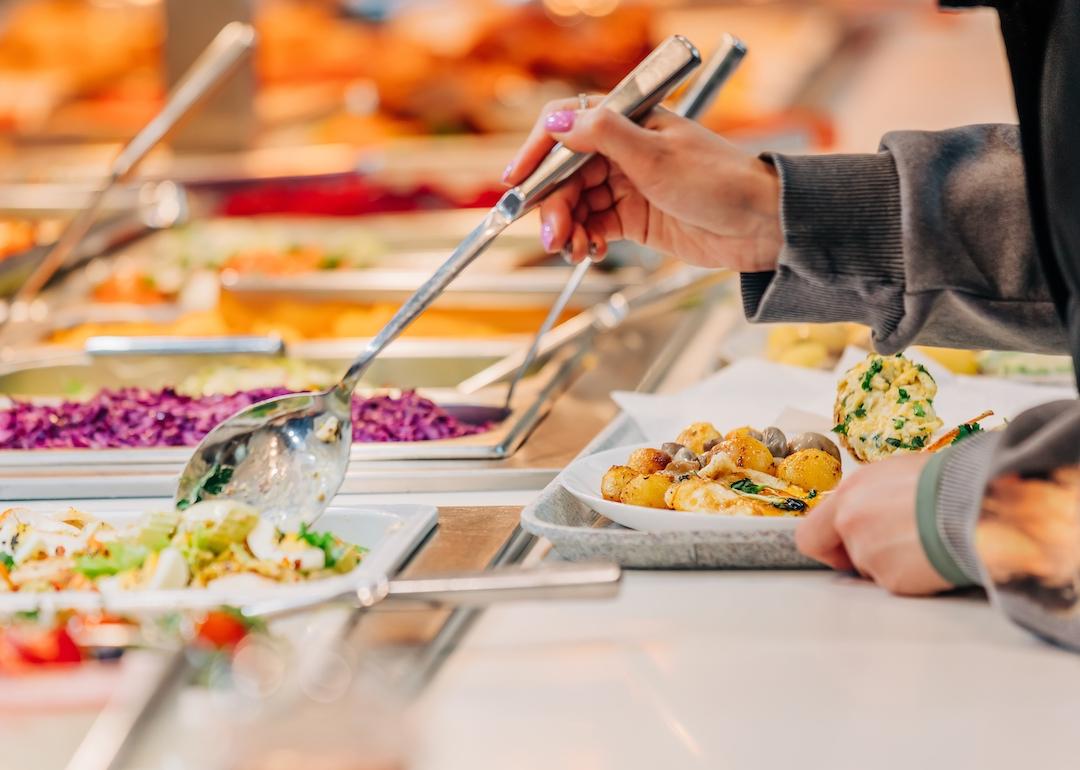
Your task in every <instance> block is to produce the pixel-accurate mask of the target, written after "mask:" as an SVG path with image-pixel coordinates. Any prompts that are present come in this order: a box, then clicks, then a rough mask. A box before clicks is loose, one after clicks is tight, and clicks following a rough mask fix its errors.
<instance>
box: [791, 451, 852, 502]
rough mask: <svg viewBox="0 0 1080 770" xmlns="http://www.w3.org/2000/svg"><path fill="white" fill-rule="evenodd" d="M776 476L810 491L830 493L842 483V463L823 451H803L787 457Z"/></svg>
mask: <svg viewBox="0 0 1080 770" xmlns="http://www.w3.org/2000/svg"><path fill="white" fill-rule="evenodd" d="M776 475H777V476H779V477H780V478H781V479H783V480H784V481H786V482H787V483H789V484H794V485H795V486H797V487H801V488H802V489H805V490H808V491H809V490H811V489H816V490H817V491H818V492H828V491H829V490H831V489H835V488H836V485H837V484H839V483H840V461H839V460H837V459H836V458H835V457H833V456H832V455H831V454H829V453H828V452H826V451H824V450H822V449H803V450H802V451H800V452H795V453H794V454H791V455H788V456H787V457H785V458H784V460H783V461H782V462H781V463H780V467H779V468H777V471H776Z"/></svg>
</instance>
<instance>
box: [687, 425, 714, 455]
mask: <svg viewBox="0 0 1080 770" xmlns="http://www.w3.org/2000/svg"><path fill="white" fill-rule="evenodd" d="M718 438H722V436H721V435H720V431H718V430H717V429H716V426H715V425H713V424H712V423H711V422H695V423H694V424H693V425H691V426H690V427H688V428H686V429H685V430H684V431H683V432H682V433H680V434H679V436H678V438H676V439H675V441H676V443H679V444H682V445H683V446H685V447H687V448H688V449H690V451H692V452H694V453H695V454H701V453H702V452H704V451H705V444H706V443H707V442H709V441H711V440H713V439H718Z"/></svg>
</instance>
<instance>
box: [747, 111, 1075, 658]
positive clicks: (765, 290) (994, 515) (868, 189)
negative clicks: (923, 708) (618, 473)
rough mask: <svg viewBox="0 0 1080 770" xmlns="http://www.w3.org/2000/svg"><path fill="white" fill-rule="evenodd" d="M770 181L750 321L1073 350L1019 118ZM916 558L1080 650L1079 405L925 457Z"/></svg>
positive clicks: (895, 346)
mask: <svg viewBox="0 0 1080 770" xmlns="http://www.w3.org/2000/svg"><path fill="white" fill-rule="evenodd" d="M766 157H767V158H768V159H769V160H771V162H773V163H774V164H775V166H776V168H777V171H778V173H779V177H780V183H781V218H782V222H781V224H782V229H783V234H784V246H783V249H782V251H781V254H780V259H779V264H778V267H777V269H776V270H775V271H773V272H768V273H753V274H744V275H743V276H742V292H743V303H744V307H745V310H746V314H747V317H748V318H750V320H752V321H760V322H768V321H803V322H807V321H809V322H815V321H817V322H828V321H855V322H860V323H864V324H867V325H869V326H870V327H871V329H872V330H873V339H874V344H875V347H877V348H878V350H880V351H881V352H888V353H891V352H895V351H898V350H902V349H903V348H905V347H907V346H908V345H910V344H913V343H922V344H929V345H946V346H956V347H972V348H980V347H989V348H998V349H1006V350H1012V349H1015V350H1037V351H1041V352H1059V353H1060V352H1068V346H1067V337H1066V332H1065V329H1064V327H1063V326H1062V324H1061V322H1060V320H1059V318H1058V315H1057V313H1056V312H1055V309H1054V306H1053V303H1052V300H1051V297H1050V293H1049V291H1048V289H1047V286H1046V280H1045V277H1044V276H1043V273H1042V270H1041V267H1040V263H1039V260H1038V257H1037V254H1036V252H1035V245H1034V238H1033V235H1032V232H1031V224H1030V219H1029V213H1028V206H1027V201H1026V197H1025V196H1026V191H1025V186H1024V176H1023V163H1022V161H1021V156H1020V148H1019V135H1018V131H1017V129H1016V127H1014V126H970V127H967V128H961V129H955V130H950V131H943V132H939V133H925V132H897V133H892V134H888V135H887V136H886V137H885V138H884V140H883V141H882V144H881V148H880V151H879V152H878V153H876V154H873V155H828V156H811V157H792V156H785V155H771V156H766ZM917 509H918V520H919V534H920V537H921V540H922V543H923V545H924V548H925V550H926V554H927V557H928V558H929V559H930V561H931V563H932V564H933V565H934V567H935V568H936V569H937V570H938V571H939V572H940V573H941V574H942V576H943V577H945V578H946V579H947V580H949V581H950V582H952V583H953V584H956V585H964V584H973V583H979V584H982V585H984V586H985V587H986V588H987V590H988V591H989V593H990V595H991V597H992V599H993V600H994V602H995V603H996V604H997V605H998V606H1000V607H1001V608H1002V609H1003V610H1004V611H1005V612H1006V613H1007V614H1008V615H1009V616H1010V617H1011V618H1012V619H1013V620H1015V621H1016V622H1018V623H1019V624H1021V625H1023V626H1024V627H1026V628H1028V629H1030V630H1032V631H1033V632H1035V633H1037V634H1039V635H1040V636H1043V637H1044V638H1047V639H1050V640H1052V641H1054V642H1057V643H1059V644H1062V645H1065V646H1068V647H1071V648H1074V649H1077V650H1080V402H1078V401H1062V402H1055V403H1051V404H1045V405H1043V406H1040V407H1037V408H1035V409H1031V410H1029V411H1027V412H1025V413H1024V414H1022V415H1020V417H1018V418H1017V419H1016V420H1015V421H1014V422H1013V423H1011V424H1010V425H1009V427H1008V428H1007V429H1006V430H1005V431H1004V432H997V433H984V434H978V435H975V436H973V437H971V438H968V439H965V440H963V441H961V442H960V443H958V444H956V445H955V446H953V447H951V448H949V449H947V450H945V451H943V452H941V453H939V454H937V455H935V456H934V457H933V458H932V459H931V461H930V462H929V463H928V465H927V467H926V470H925V471H924V472H923V473H922V475H921V477H920V480H919V488H918V494H917Z"/></svg>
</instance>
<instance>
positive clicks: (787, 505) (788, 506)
mask: <svg viewBox="0 0 1080 770" xmlns="http://www.w3.org/2000/svg"><path fill="white" fill-rule="evenodd" d="M772 507H773V508H779V509H780V510H782V511H805V510H806V503H805V502H803V501H802V500H799V499H798V498H795V497H785V498H783V499H782V500H777V501H775V502H774V503H772Z"/></svg>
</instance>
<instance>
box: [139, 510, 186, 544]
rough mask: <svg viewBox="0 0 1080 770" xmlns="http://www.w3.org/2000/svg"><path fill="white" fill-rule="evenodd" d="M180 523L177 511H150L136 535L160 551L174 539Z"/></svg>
mask: <svg viewBox="0 0 1080 770" xmlns="http://www.w3.org/2000/svg"><path fill="white" fill-rule="evenodd" d="M179 524H180V514H179V513H177V512H176V511H155V512H154V513H148V514H147V515H146V516H145V517H144V518H143V521H142V523H141V524H140V525H139V534H138V535H136V536H135V540H136V542H138V543H139V544H140V545H145V546H146V547H147V548H149V549H150V550H151V551H160V550H161V549H162V548H164V547H165V546H167V545H168V544H169V541H170V540H172V536H173V533H175V532H176V528H177V526H179Z"/></svg>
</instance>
